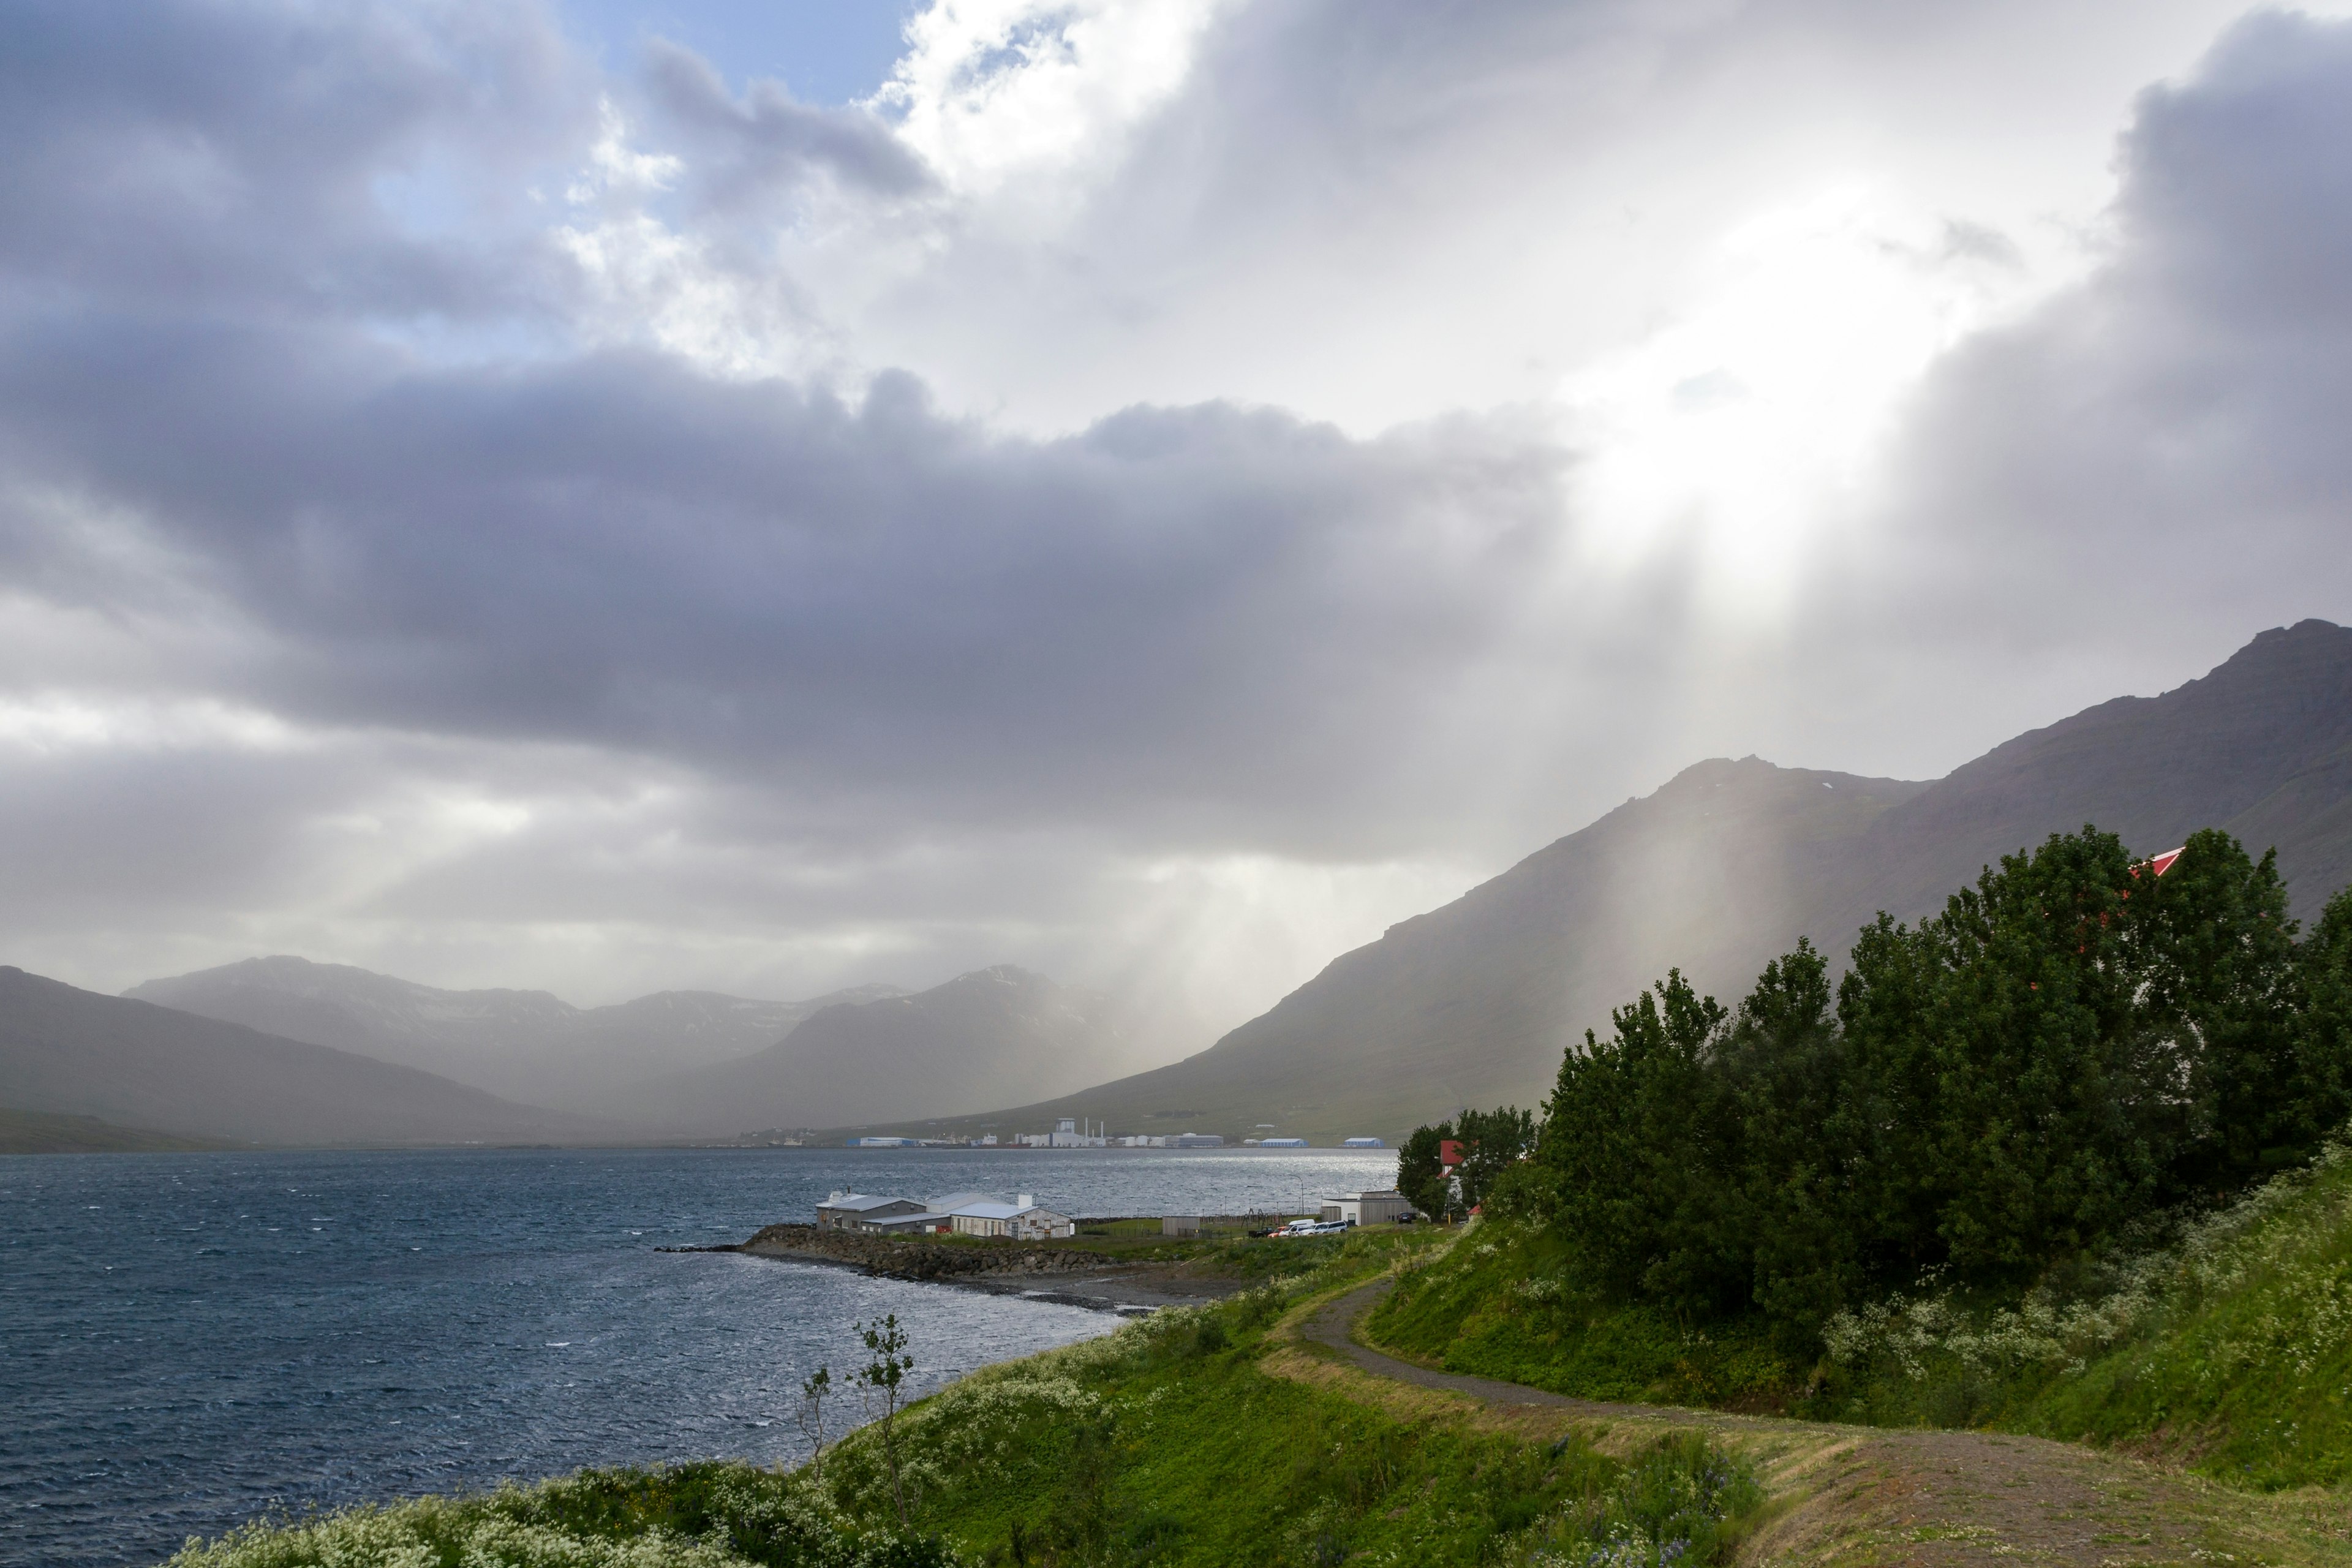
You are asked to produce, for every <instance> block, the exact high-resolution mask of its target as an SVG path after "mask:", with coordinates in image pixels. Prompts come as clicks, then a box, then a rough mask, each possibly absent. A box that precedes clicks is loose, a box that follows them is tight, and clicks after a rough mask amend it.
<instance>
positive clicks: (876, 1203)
mask: <svg viewBox="0 0 2352 1568" xmlns="http://www.w3.org/2000/svg"><path fill="white" fill-rule="evenodd" d="M914 1201H915V1200H914V1199H912V1198H883V1197H877V1196H875V1195H874V1194H872V1193H843V1194H841V1195H840V1196H838V1197H831V1198H827V1199H825V1200H824V1202H823V1203H821V1204H819V1205H816V1206H817V1207H819V1208H821V1209H831V1210H833V1211H834V1212H835V1213H836V1214H864V1213H865V1212H866V1210H868V1209H878V1208H886V1207H887V1206H888V1205H891V1204H911V1203H913V1202H914Z"/></svg>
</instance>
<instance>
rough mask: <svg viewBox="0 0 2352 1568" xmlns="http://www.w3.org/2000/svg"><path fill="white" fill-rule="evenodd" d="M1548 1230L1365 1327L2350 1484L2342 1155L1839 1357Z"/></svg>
mask: <svg viewBox="0 0 2352 1568" xmlns="http://www.w3.org/2000/svg"><path fill="white" fill-rule="evenodd" d="M1565 1262H1566V1252H1565V1248H1564V1246H1563V1244H1562V1243H1561V1242H1559V1240H1558V1239H1557V1238H1554V1237H1549V1236H1547V1235H1543V1234H1539V1233H1534V1232H1530V1231H1527V1230H1520V1229H1515V1228H1512V1227H1507V1226H1492V1227H1482V1228H1481V1229H1480V1230H1478V1231H1475V1232H1473V1233H1472V1234H1471V1235H1470V1236H1468V1237H1465V1239H1464V1242H1463V1244H1462V1245H1461V1246H1459V1247H1456V1248H1455V1249H1454V1251H1453V1252H1452V1253H1451V1254H1450V1255H1448V1256H1447V1257H1445V1258H1444V1259H1443V1260H1441V1261H1438V1262H1436V1263H1434V1264H1433V1265H1432V1266H1431V1267H1429V1268H1424V1269H1422V1270H1420V1271H1418V1272H1416V1273H1413V1274H1412V1275H1409V1276H1408V1278H1407V1279H1406V1280H1405V1281H1404V1283H1402V1285H1401V1286H1400V1287H1399V1289H1398V1290H1397V1291H1396V1293H1395V1294H1394V1296H1392V1297H1391V1300H1390V1301H1389V1302H1387V1303H1385V1304H1384V1305H1383V1307H1382V1309H1381V1310H1380V1311H1379V1312H1377V1313H1376V1314H1374V1316H1373V1317H1372V1318H1371V1319H1370V1321H1368V1323H1367V1325H1366V1331H1367V1335H1368V1337H1369V1338H1370V1339H1372V1340H1374V1341H1376V1342H1379V1343H1381V1344H1382V1345H1384V1346H1387V1347H1389V1348H1391V1349H1392V1350H1395V1351H1397V1352H1400V1353H1402V1354H1405V1355H1408V1356H1411V1357H1413V1358H1415V1359H1419V1360H1422V1361H1424V1362H1429V1363H1434V1364H1440V1365H1443V1366H1444V1367H1446V1368H1448V1369H1449V1370H1454V1371H1462V1372H1475V1373H1484V1374H1486V1375H1489V1376H1496V1377H1506V1378H1510V1379H1513V1380H1515V1381H1518V1382H1525V1383H1530V1384H1536V1385H1537V1386H1539V1387H1545V1388H1550V1389H1553V1390H1556V1391H1558V1392H1560V1393H1566V1394H1581V1395H1585V1396H1587V1397H1592V1398H1603V1399H1629V1400H1641V1401H1647V1402H1652V1403H1662V1404H1702V1405H1718V1406H1728V1407H1733V1408H1748V1409H1772V1410H1785V1411H1791V1412H1795V1413H1801V1414H1808V1415H1825V1416H1832V1417H1835V1418H1839V1419H1844V1420H1858V1421H1864V1422H1869V1423H1873V1424H1877V1425H1887V1426H1938V1425H1940V1426H1977V1427H1988V1428H1997V1429H2003V1430H2010V1431H2017V1432H2026V1433H2032V1434H2036V1435H2040V1436H2053V1437H2060V1438H2067V1439H2077V1438H2079V1439H2084V1440H2088V1441H2093V1442H2099V1443H2105V1444H2109V1445H2116V1446H2122V1447H2130V1448H2132V1449H2134V1450H2136V1451H2143V1452H2155V1453H2161V1454H2163V1455H2165V1456H2166V1457H2167V1458H2174V1459H2179V1460H2183V1461H2186V1462H2188V1463H2189V1465H2190V1466H2191V1467H2192V1468H2195V1469H2196V1470H2198V1471H2200V1472H2201V1473H2203V1474H2205V1475H2208V1476H2210V1477H2212V1478H2213V1479H2217V1480H2221V1481H2223V1482H2225V1483H2227V1484H2231V1485H2235V1486H2252V1487H2256V1488H2262V1489H2272V1488H2279V1487H2291V1486H2301V1485H2311V1484H2317V1485H2326V1486H2334V1485H2337V1484H2340V1483H2342V1482H2345V1481H2347V1479H2352V1156H2347V1155H2345V1154H2342V1153H2338V1154H2337V1155H2335V1156H2333V1157H2331V1159H2330V1160H2329V1161H2328V1162H2326V1163H2323V1164H2322V1165H2321V1166H2319V1167H2317V1168H2315V1170H2313V1171H2311V1172H2307V1173H2297V1174H2294V1175H2291V1176H2287V1177H2282V1178H2280V1179H2279V1180H2278V1181H2276V1182H2274V1183H2273V1184H2271V1185H2269V1186H2268V1187H2266V1188H2264V1189H2263V1190H2262V1191H2261V1192H2259V1193H2257V1194H2253V1195H2252V1196H2251V1197H2250V1198H2249V1199H2247V1200H2246V1201H2245V1202H2243V1203H2242V1204H2240V1205H2237V1206H2236V1207H2234V1208H2233V1209H2231V1210H2230V1211H2227V1212H2225V1213H2224V1214H2222V1215H2219V1216H2217V1217H2216V1218H2214V1219H2212V1220H2210V1221H2208V1222H2206V1223H2204V1224H2203V1225H2200V1226H2194V1227H2191V1228H2190V1230H2189V1232H2188V1234H2187V1236H2186V1237H2185V1238H2184V1240H2183V1241H2181V1242H2180V1243H2179V1245H2178V1246H2176V1247H2173V1248H2171V1249H2169V1250H2168V1251H2166V1252H2164V1253H2160V1254H2155V1255H2150V1256H2148V1257H2147V1258H2141V1259H2138V1260H2134V1261H2133V1262H2131V1263H2130V1264H2129V1265H2128V1266H2126V1267H2124V1268H2119V1269H2118V1270H2116V1276H2115V1277H2114V1278H2112V1279H2110V1280H2109V1281H2108V1285H2107V1289H2106V1291H2105V1294H2104V1295H2099V1296H2095V1297H2093V1298H2090V1299H2087V1300H2077V1301H2074V1302H2072V1303H2067V1304H2063V1305H2061V1304H2057V1303H2053V1302H2051V1301H2048V1300H2042V1301H2040V1302H2029V1303H2027V1304H2025V1305H2024V1307H2023V1309H2022V1310H1991V1309H1989V1308H1988V1307H1987V1306H1986V1305H1985V1304H1982V1303H1978V1304H1975V1306H1974V1307H1973V1308H1970V1307H1969V1306H1967V1305H1955V1304H1953V1303H1950V1302H1948V1301H1931V1302H1921V1303H1916V1304H1913V1306H1912V1307H1911V1308H1909V1309H1908V1310H1897V1311H1896V1312H1895V1313H1894V1314H1892V1315H1891V1316H1890V1317H1888V1318H1886V1319H1885V1321H1883V1322H1881V1323H1880V1324H1879V1325H1878V1331H1876V1333H1875V1336H1874V1338H1871V1339H1870V1340H1869V1342H1868V1343H1867V1344H1866V1346H1865V1347H1864V1352H1862V1353H1859V1354H1856V1353H1852V1352H1849V1353H1848V1354H1847V1356H1846V1363H1845V1364H1843V1365H1836V1364H1832V1363H1827V1362H1823V1363H1806V1362H1804V1361H1802V1360H1801V1359H1798V1358H1792V1357H1790V1355H1789V1354H1787V1353H1786V1352H1784V1351H1781V1350H1779V1349H1777V1348H1776V1347H1775V1346H1774V1344H1773V1343H1772V1342H1770V1341H1769V1339H1768V1338H1767V1337H1765V1336H1764V1335H1763V1334H1762V1333H1761V1332H1760V1331H1756V1330H1743V1329H1742V1328H1740V1327H1739V1326H1738V1325H1734V1326H1732V1327H1730V1328H1727V1329H1726V1328H1721V1327H1717V1328H1713V1329H1711V1330H1710V1331H1707V1332H1705V1333H1697V1332H1685V1331H1684V1330H1683V1329H1682V1328H1681V1327H1679V1326H1678V1325H1676V1324H1675V1323H1674V1322H1672V1321H1669V1320H1667V1319H1665V1318H1664V1316H1663V1315H1661V1314H1658V1313H1655V1312H1653V1311H1647V1310H1642V1309H1628V1308H1611V1307H1606V1306H1602V1305H1600V1304H1596V1303H1592V1302H1589V1301H1582V1300H1578V1299H1577V1298H1576V1297H1575V1296H1574V1295H1573V1293H1572V1292H1571V1291H1570V1290H1568V1289H1565V1288H1564V1286H1563V1284H1562V1280H1563V1279H1564V1277H1565V1268H1564V1265H1565Z"/></svg>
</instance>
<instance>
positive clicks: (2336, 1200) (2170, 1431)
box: [2005, 1152, 2352, 1488]
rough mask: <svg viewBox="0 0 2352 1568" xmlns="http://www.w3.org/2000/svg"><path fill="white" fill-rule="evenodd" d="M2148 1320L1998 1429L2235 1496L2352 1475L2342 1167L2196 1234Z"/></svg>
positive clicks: (2350, 1192) (2351, 1247) (2349, 1267)
mask: <svg viewBox="0 0 2352 1568" xmlns="http://www.w3.org/2000/svg"><path fill="white" fill-rule="evenodd" d="M2152 1283H2153V1285H2154V1286H2155V1289H2154V1290H2153V1291H2152V1292H2151V1294H2152V1296H2153V1301H2152V1305H2151V1308H2150V1310H2147V1312H2146V1313H2145V1315H2144V1316H2142V1317H2140V1318H2139V1319H2138V1320H2137V1321H2134V1322H2133V1323H2132V1325H2131V1327H2130V1329H2129V1330H2128V1331H2126V1333H2125V1334H2124V1335H2122V1336H2120V1337H2119V1339H2118V1341H2117V1342H2116V1343H2114V1344H2112V1345H2110V1346H2108V1347H2107V1348H2105V1350H2104V1351H2103V1352H2100V1353H2099V1354H2097V1355H2096V1356H2095V1357H2093V1358H2089V1359H2088V1360H2087V1362H2086V1364H2085V1365H2084V1367H2083V1369H2082V1371H2081V1372H2079V1373H2073V1374H2071V1375H2060V1376H2056V1377H2053V1378H2051V1379H2050V1380H2049V1381H2048V1382H2047V1383H2046V1384H2044V1385H2043V1386H2042V1387H2041V1388H2040V1389H2039V1390H2037V1391H2036V1392H2035V1393H2034V1394H2033V1395H2032V1397H2031V1398H2030V1399H2027V1400H2025V1401H2023V1402H2021V1405H2020V1406H2019V1407H2018V1408H2017V1409H2016V1410H2014V1411H2013V1412H2012V1413H2010V1414H2009V1415H2008V1416H2007V1419H2006V1421H2005V1424H2007V1425H2011V1426H2016V1427H2018V1428H2020V1429H2022V1430H2026V1431H2036V1432H2042V1433H2047V1434H2050V1435H2052V1436H2068V1437H2077V1436H2079V1437H2084V1438H2088V1439H2095V1440H2098V1441H2103V1442H2108V1443H2133V1444H2137V1445H2142V1446H2146V1447H2153V1448H2158V1449H2162V1450H2168V1451H2171V1452H2173V1453H2176V1454H2178V1455H2179V1457H2181V1458H2187V1459H2189V1460H2190V1461H2191V1462H2192V1463H2193V1464H2194V1466H2195V1468H2198V1469H2200V1470H2201V1471H2203V1472H2204V1473H2206V1474H2208V1475H2210V1476H2212V1477H2214V1478H2215V1479H2221V1480H2225V1481H2228V1482H2231V1483H2233V1484H2240V1485H2253V1486H2259V1487H2263V1488H2273V1487H2284V1486H2295V1485H2301V1484H2305V1483H2311V1482H2317V1483H2321V1484H2326V1485H2331V1486H2332V1485H2337V1484H2341V1483H2343V1482H2344V1481H2346V1480H2347V1479H2352V1409H2347V1400H2352V1158H2346V1157H2345V1155H2344V1154H2343V1153H2342V1152H2336V1154H2335V1156H2334V1157H2333V1158H2332V1159H2331V1160H2330V1161H2329V1162H2328V1163H2326V1164H2324V1165H2323V1166H2322V1167H2321V1168H2320V1169H2318V1170H2316V1171H2315V1172H2313V1173H2310V1175H2309V1177H2308V1178H2307V1179H2305V1180H2296V1179H2294V1178H2289V1179H2285V1180H2283V1181H2281V1182H2278V1183H2274V1184H2272V1186H2271V1187H2269V1188H2268V1189H2265V1191H2264V1192H2263V1193H2262V1194H2257V1195H2256V1197H2255V1198H2254V1199H2253V1200H2252V1201H2250V1202H2249V1203H2247V1204H2245V1205H2241V1206H2240V1208H2239V1210H2238V1211H2236V1212H2235V1213H2233V1214H2231V1215H2224V1216H2222V1218H2221V1221H2219V1222H2217V1223H2216V1224H2214V1225H2212V1226H2208V1227H2205V1228H2204V1229H2203V1230H2202V1231H2200V1233H2197V1234H2195V1235H2193V1236H2192V1237H2191V1240H2190V1243H2189V1246H2188V1247H2184V1248H2183V1249H2182V1253H2181V1255H2180V1256H2179V1257H2178V1258H2177V1259H2176V1260H2174V1261H2172V1263H2171V1267H2170V1268H2168V1271H2167V1274H2166V1276H2165V1277H2163V1278H2161V1279H2158V1280H2155V1281H2153V1282H2152Z"/></svg>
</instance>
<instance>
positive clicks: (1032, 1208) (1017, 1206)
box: [950, 1193, 1078, 1241]
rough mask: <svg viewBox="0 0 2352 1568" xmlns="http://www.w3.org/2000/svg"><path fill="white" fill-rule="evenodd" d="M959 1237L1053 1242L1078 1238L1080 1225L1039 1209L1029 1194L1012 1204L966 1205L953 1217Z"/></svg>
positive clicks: (1044, 1209) (1050, 1211)
mask: <svg viewBox="0 0 2352 1568" xmlns="http://www.w3.org/2000/svg"><path fill="white" fill-rule="evenodd" d="M950 1218H951V1219H952V1221H953V1222H954V1225H955V1228H956V1234H957V1235H959V1236H992V1237H1010V1238H1011V1239H1013V1240H1014V1241H1053V1240H1056V1239H1058V1238H1060V1237H1066V1236H1076V1235H1077V1234H1078V1225H1077V1221H1076V1220H1074V1219H1072V1218H1071V1217H1070V1216H1069V1215H1064V1214H1055V1212H1054V1211H1053V1210H1052V1209H1048V1208H1040V1207H1038V1206H1037V1203H1036V1200H1035V1199H1034V1198H1032V1197H1031V1196H1030V1195H1029V1194H1027V1193H1024V1194H1021V1195H1020V1196H1019V1197H1017V1198H1015V1199H1014V1200H1013V1202H1011V1203H1009V1204H1000V1203H977V1204H965V1205H962V1206H961V1207H960V1208H958V1209H957V1210H956V1211H955V1213H954V1214H953V1215H950Z"/></svg>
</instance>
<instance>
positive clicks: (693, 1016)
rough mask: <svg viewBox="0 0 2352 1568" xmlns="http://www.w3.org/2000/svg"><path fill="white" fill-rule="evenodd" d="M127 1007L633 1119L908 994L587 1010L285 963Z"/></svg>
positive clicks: (676, 1001)
mask: <svg viewBox="0 0 2352 1568" xmlns="http://www.w3.org/2000/svg"><path fill="white" fill-rule="evenodd" d="M125 994H126V995H129V996H132V997H135V998H137V999H138V1000H140V1001H142V1002H153V1003H156V1004H157V1005H162V1006H165V1007H176V1008H179V1009H180V1010H181V1011H183V1012H187V1013H195V1014H200V1015H202V1016H205V1017H207V1018H219V1019H222V1020H224V1021H226V1022H228V1023H232V1024H243V1025H245V1026H247V1028H251V1029H258V1030H261V1031H262V1032H263V1033H265V1034H271V1035H282V1036H284V1037H287V1038H289V1039H294V1040H307V1041H309V1042H310V1043H311V1044H312V1045H320V1046H332V1047H335V1048H336V1049H338V1050H345V1051H356V1052H358V1053H359V1054H360V1055H362V1056H368V1057H373V1058H376V1059H377V1060H379V1061H386V1062H396V1063H398V1064H399V1065H401V1066H403V1067H413V1068H420V1069H422V1070H423V1071H425V1072H431V1073H438V1074H440V1075H441V1076H442V1077H444V1078H449V1079H456V1080H457V1082H459V1083H464V1084H471V1085H473V1086H474V1087H475V1088H477V1089H488V1090H489V1091H490V1092H491V1093H492V1094H498V1095H503V1096H506V1097H507V1098H509V1099H512V1100H525V1101H529V1102H532V1103H536V1104H541V1105H546V1106H550V1107H552V1108H555V1109H558V1110H570V1111H574V1112H578V1113H581V1114H587V1115H603V1116H620V1117H623V1118H626V1117H628V1115H629V1110H630V1107H631V1105H632V1103H633V1091H634V1090H635V1087H636V1086H637V1085H638V1084H640V1083H642V1082H643V1081H644V1080H646V1079H649V1078H655V1077H658V1076H660V1075H663V1074H666V1073H669V1072H674V1071H677V1070H680V1069H691V1068H700V1067H709V1066H711V1065H713V1064H716V1063H719V1062H723V1061H727V1060H729V1059H730V1058H737V1057H747V1056H750V1055H751V1054H753V1053H754V1052H757V1051H761V1050H764V1049H766V1048H767V1047H771V1046H773V1045H774V1044H775V1043H776V1042H777V1041H779V1040H781V1039H782V1038H783V1037H784V1036H785V1035H786V1034H788V1033H790V1032H791V1030H792V1029H793V1026H795V1025H797V1024H799V1023H800V1022H801V1021H802V1020H803V1019H805V1018H807V1017H809V1016H811V1015H813V1014H815V1013H818V1012H821V1011H823V1010H824V1008H827V1007H831V1006H836V1005H843V1004H855V1003H860V1002H873V1001H879V1000H881V999H883V998H886V997H891V996H898V995H902V994H904V993H903V992H901V991H900V990H899V989H898V987H897V986H895V985H861V986H857V987H856V988H854V989H851V990H847V991H835V992H833V993H831V994H827V995H824V996H818V997H814V998H812V999H811V1000H809V1001H805V1002H754V1001H749V1000H746V999H745V998H743V997H740V996H725V995H721V994H719V993H717V992H715V991H664V992H659V993H657V994H654V995H651V996H640V997H638V998H637V999H636V1000H635V1001H634V1002H622V1003H618V1004H615V1005H612V1006H609V1007H574V1006H572V1005H571V1004H570V1003H567V1002H564V1001H562V1000H561V999H559V998H557V997H555V996H552V995H550V994H548V993H546V992H544V991H443V990H439V989H437V988H436V987H434V986H430V985H419V984H416V983H415V982H414V981H409V980H395V979H394V978H393V977H392V976H390V975H388V974H376V973H371V972H370V971H368V970H364V969H355V968H353V967H352V966H351V965H350V964H346V963H311V962H310V961H309V960H308V959H302V958H285V957H279V958H248V959H247V960H245V961H244V962H243V963H226V964H223V965H221V966H220V967H219V968H217V969H204V970H198V971H197V972H196V973H193V974H181V975H175V976H173V978H171V979H168V980H150V981H148V982H146V983H145V984H141V985H135V986H133V987H131V990H130V991H128V992H126V993H125Z"/></svg>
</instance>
